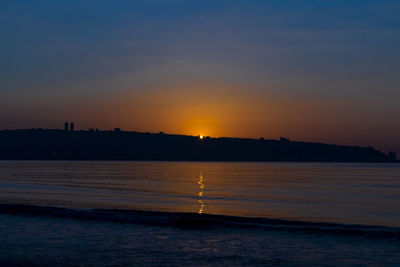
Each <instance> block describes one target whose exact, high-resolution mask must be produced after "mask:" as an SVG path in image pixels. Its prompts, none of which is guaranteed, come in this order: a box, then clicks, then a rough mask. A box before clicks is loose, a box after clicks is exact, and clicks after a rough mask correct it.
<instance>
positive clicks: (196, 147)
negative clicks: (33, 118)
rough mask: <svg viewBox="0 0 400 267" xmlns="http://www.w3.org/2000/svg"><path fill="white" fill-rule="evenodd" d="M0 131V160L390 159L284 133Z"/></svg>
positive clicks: (371, 151) (390, 157)
mask: <svg viewBox="0 0 400 267" xmlns="http://www.w3.org/2000/svg"><path fill="white" fill-rule="evenodd" d="M67 126H68V125H67V124H66V125H65V129H64V130H48V129H29V130H3V131H0V159H1V160H187V161H203V160H204V161H327V162H328V161H333V162H391V161H396V154H395V153H394V152H393V153H392V152H391V153H389V154H388V155H386V154H384V153H382V152H380V151H378V150H376V149H374V148H372V147H356V146H341V145H330V144H322V143H309V142H295V141H290V140H289V139H287V138H281V139H280V140H264V139H263V138H260V139H249V138H226V137H221V138H210V137H204V138H202V139H201V138H200V137H198V136H187V135H173V134H164V133H162V132H160V133H158V134H155V133H140V132H127V131H121V130H120V129H119V128H116V129H114V131H99V130H97V129H96V130H95V129H89V130H88V131H74V130H73V128H72V129H70V128H68V127H67ZM72 127H73V126H72Z"/></svg>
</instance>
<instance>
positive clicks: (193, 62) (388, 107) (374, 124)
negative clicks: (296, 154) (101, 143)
mask: <svg viewBox="0 0 400 267" xmlns="http://www.w3.org/2000/svg"><path fill="white" fill-rule="evenodd" d="M399 14H400V1H397V0H392V1H388V0H376V1H370V0H357V1H356V0H344V1H333V0H297V1H296V0H293V1H285V0H276V1H267V0H241V1H239V0H201V1H190V0H136V1H135V0H132V1H128V0H126V1H125V0H117V1H108V0H107V1H106V0H82V1H69V0H68V1H67V0H58V1H54V0H24V1H22V0H3V1H0V129H19V128H39V127H40V128H62V127H63V124H64V122H65V121H74V122H75V125H76V128H78V129H87V128H99V129H112V128H115V127H119V128H121V129H123V130H132V131H143V132H147V131H148V132H159V131H164V132H166V133H176V134H190V135H200V134H201V135H210V136H214V137H219V136H231V137H251V138H259V137H264V138H266V139H277V138H279V137H280V136H285V137H288V138H290V139H293V140H300V141H315V142H325V143H334V144H344V145H360V146H373V147H375V148H378V149H381V150H383V151H388V150H398V151H400V105H399V103H400V75H399V73H400V51H399V47H400V16H399Z"/></svg>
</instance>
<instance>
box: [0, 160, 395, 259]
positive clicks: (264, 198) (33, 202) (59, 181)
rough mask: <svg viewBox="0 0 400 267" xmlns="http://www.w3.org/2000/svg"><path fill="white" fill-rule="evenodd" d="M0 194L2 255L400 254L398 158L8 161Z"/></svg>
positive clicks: (0, 175) (0, 173)
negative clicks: (357, 160)
mask: <svg viewBox="0 0 400 267" xmlns="http://www.w3.org/2000/svg"><path fill="white" fill-rule="evenodd" d="M0 204H1V205H3V206H2V209H3V210H2V212H1V213H0V239H1V240H0V241H1V243H2V244H3V245H2V246H0V264H16V265H24V264H38V265H42V264H51V265H56V264H59V263H60V262H62V263H63V264H67V265H68V263H70V264H71V265H75V264H80V263H82V262H84V263H85V265H90V264H93V265H98V264H101V265H114V264H117V265H130V264H133V263H137V264H145V265H148V264H190V265H191V264H200V265H208V264H211V265H214V264H217V265H218V264H221V265H226V264H230V265H232V264H233V265H236V264H238V265H241V264H251V265H258V264H278V265H279V264H282V265H297V264H300V265H301V264H310V263H317V264H328V265H329V264H333V265H336V264H345V265H352V264H355V265H357V264H366V265H370V264H371V265H374V264H382V263H383V264H389V265H390V264H400V244H399V242H400V230H399V228H398V227H400V165H398V164H358V163H357V164H353V163H351V164H349V163H340V164H339V163H210V162H24V161H3V162H0ZM11 204H23V205H20V206H18V207H19V208H16V210H17V211H18V212H15V211H12V212H10V211H9V209H10V205H11ZM38 206H39V207H41V206H49V207H60V208H63V209H59V210H56V211H53V210H50V209H49V210H44V211H43V210H39V211H38V210H37V208H35V207H38ZM21 207H22V208H21ZM4 209H5V210H7V211H4ZM94 209H102V211H101V212H99V211H95V210H94ZM112 209H122V210H125V212H121V211H118V212H117V213H116V212H115V211H114V212H112V211H111V210H112ZM26 210H28V211H26ZM107 210H108V212H107ZM71 211H73V215H71ZM78 211H79V212H81V211H82V212H81V213H79V212H78ZM138 211H146V212H147V213H138ZM150 211H151V212H150ZM149 212H150V213H149ZM152 212H153V213H152ZM160 212H161V213H160ZM176 212H185V214H186V215H179V213H178V215H177V214H176ZM35 214H36V215H37V216H34V215H35ZM46 214H52V215H51V216H48V215H46ZM54 214H58V215H54ZM60 214H61V215H60ZM63 214H64V215H63ZM104 214H106V215H104ZM190 214H193V215H190ZM194 214H195V215H194ZM208 214H213V215H230V216H232V217H224V216H222V217H221V216H216V217H210V215H208ZM193 216H194V217H193ZM200 216H201V217H200ZM138 217H140V218H141V219H140V223H136V222H137V221H138ZM243 217H244V218H243ZM254 217H257V218H265V219H262V220H254V219H251V218H254ZM93 218H101V220H98V219H96V220H92V219H93ZM245 218H247V219H245ZM76 219H79V220H76ZM270 219H284V220H287V221H285V222H284V223H281V222H279V223H276V222H274V221H270ZM102 220H104V222H102ZM204 220H206V222H205V221H204ZM121 221H123V222H125V223H123V224H120V222H121ZM298 221H301V222H304V223H305V225H304V224H299V223H296V222H298ZM116 222H117V223H116ZM132 222H133V223H132ZM159 222H162V223H159ZM210 222H211V223H210ZM126 223H128V224H126ZM321 223H332V224H328V226H326V225H324V224H321ZM348 224H361V225H365V227H363V226H354V227H353V228H351V229H349V228H348V227H349V226H348ZM165 225H166V226H168V227H165ZM205 226H206V227H205ZM379 227H382V228H379ZM385 227H386V228H385ZM32 237H34V238H32ZM49 247H51V248H52V251H54V253H51V254H49V253H47V252H46V251H47V249H48V248H49ZM88 255H91V256H88ZM65 259H68V261H66V260H65Z"/></svg>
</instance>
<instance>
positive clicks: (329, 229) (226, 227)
mask: <svg viewBox="0 0 400 267" xmlns="http://www.w3.org/2000/svg"><path fill="white" fill-rule="evenodd" d="M0 239H1V240H0V241H1V243H0V265H2V266H3V265H11V266H13V265H14V266H26V265H28V266H43V265H49V266H56V265H67V266H77V265H84V266H98V265H101V266H111V265H114V266H115V265H135V264H137V265H201V266H205V265H206V266H207V265H213V266H214V265H220V266H227V265H283V266H297V265H304V266H306V265H324V266H338V265H341V266H342V265H346V266H349V265H350V266H355V265H357V266H365V265H367V266H377V265H378V266H383V265H387V266H396V265H398V264H400V229H399V228H394V227H380V226H379V227H378V226H375V227H374V226H360V225H345V224H327V223H312V222H296V221H284V220H270V219H254V218H245V217H232V216H218V215H205V214H190V213H166V212H143V211H118V210H72V209H60V208H51V207H38V206H29V205H1V207H0Z"/></svg>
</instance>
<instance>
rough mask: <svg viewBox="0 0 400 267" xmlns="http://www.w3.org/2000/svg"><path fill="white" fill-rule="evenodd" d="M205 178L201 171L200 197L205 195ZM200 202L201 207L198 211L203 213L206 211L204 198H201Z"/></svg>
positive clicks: (199, 182)
mask: <svg viewBox="0 0 400 267" xmlns="http://www.w3.org/2000/svg"><path fill="white" fill-rule="evenodd" d="M203 180H204V178H203V173H201V172H200V179H199V181H198V182H197V183H198V184H199V186H200V191H199V193H198V196H199V197H202V196H203V195H204V182H203ZM198 202H199V203H200V208H199V211H198V213H199V214H202V213H203V211H204V200H203V199H199V200H198Z"/></svg>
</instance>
